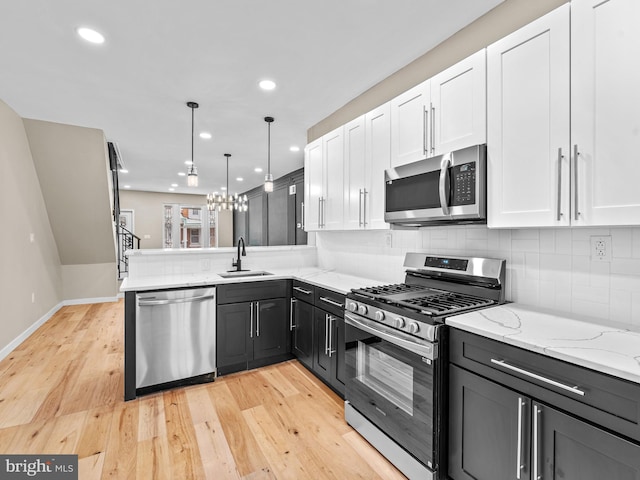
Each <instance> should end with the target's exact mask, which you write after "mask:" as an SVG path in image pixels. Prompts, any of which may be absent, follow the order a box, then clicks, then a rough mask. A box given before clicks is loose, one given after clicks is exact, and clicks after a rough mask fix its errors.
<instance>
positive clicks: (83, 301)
mask: <svg viewBox="0 0 640 480" xmlns="http://www.w3.org/2000/svg"><path fill="white" fill-rule="evenodd" d="M117 301H118V297H117V296H116V297H95V298H77V299H75V300H63V301H62V305H63V306H65V307H66V306H68V305H86V304H87V303H108V302H117Z"/></svg>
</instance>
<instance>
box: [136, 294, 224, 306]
mask: <svg viewBox="0 0 640 480" xmlns="http://www.w3.org/2000/svg"><path fill="white" fill-rule="evenodd" d="M214 298H215V296H214V295H202V296H201V297H190V298H175V299H171V300H138V305H140V306H141V307H146V306H152V305H172V304H174V303H190V302H201V301H203V300H213V299H214Z"/></svg>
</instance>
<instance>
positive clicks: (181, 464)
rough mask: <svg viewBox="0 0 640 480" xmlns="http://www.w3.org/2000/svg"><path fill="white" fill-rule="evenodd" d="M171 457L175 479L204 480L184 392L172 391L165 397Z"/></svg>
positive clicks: (166, 393) (165, 394) (165, 413)
mask: <svg viewBox="0 0 640 480" xmlns="http://www.w3.org/2000/svg"><path fill="white" fill-rule="evenodd" d="M163 397H164V415H165V418H166V427H167V439H168V443H169V457H170V462H171V468H172V471H173V478H194V479H195V478H204V470H203V469H202V459H201V458H200V451H199V449H198V443H197V440H196V433H195V429H194V426H193V420H192V419H191V413H190V412H189V404H188V401H187V396H186V393H185V391H184V390H178V389H176V390H170V391H168V392H165V393H164V395H163Z"/></svg>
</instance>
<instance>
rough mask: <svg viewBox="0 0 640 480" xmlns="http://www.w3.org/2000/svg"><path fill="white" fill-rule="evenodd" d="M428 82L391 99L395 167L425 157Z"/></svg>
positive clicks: (392, 144) (392, 150)
mask: <svg viewBox="0 0 640 480" xmlns="http://www.w3.org/2000/svg"><path fill="white" fill-rule="evenodd" d="M429 95H430V87H429V81H428V80H427V81H426V82H423V83H421V84H420V85H417V86H415V87H413V88H412V89H410V90H408V91H406V92H404V93H403V94H401V95H398V96H397V97H396V98H394V99H393V100H391V165H392V166H393V167H397V166H399V165H404V164H406V163H411V162H415V161H417V160H421V159H423V158H426V156H427V144H426V142H427V138H426V135H427V116H428V108H429Z"/></svg>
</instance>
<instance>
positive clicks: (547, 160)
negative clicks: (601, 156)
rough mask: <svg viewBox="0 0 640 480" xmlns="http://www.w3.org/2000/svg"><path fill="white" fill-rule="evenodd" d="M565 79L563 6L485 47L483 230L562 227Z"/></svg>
mask: <svg viewBox="0 0 640 480" xmlns="http://www.w3.org/2000/svg"><path fill="white" fill-rule="evenodd" d="M569 78H570V77H569V5H568V4H567V5H564V6H562V7H560V8H558V9H556V10H554V11H553V12H551V13H549V14H547V15H545V16H543V17H541V18H539V19H538V20H536V21H534V22H533V23H530V24H529V25H526V26H525V27H523V28H521V29H520V30H518V31H516V32H515V33H513V34H511V35H509V36H507V37H505V38H503V39H501V40H499V41H498V42H496V43H494V44H492V45H490V46H489V47H488V48H487V97H488V108H487V117H488V130H487V172H488V178H487V210H488V211H487V223H488V225H489V227H529V226H531V227H532V226H538V227H539V226H558V225H568V224H569V217H570V211H569V195H570V191H569V188H570V184H569ZM559 151H560V153H559Z"/></svg>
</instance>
